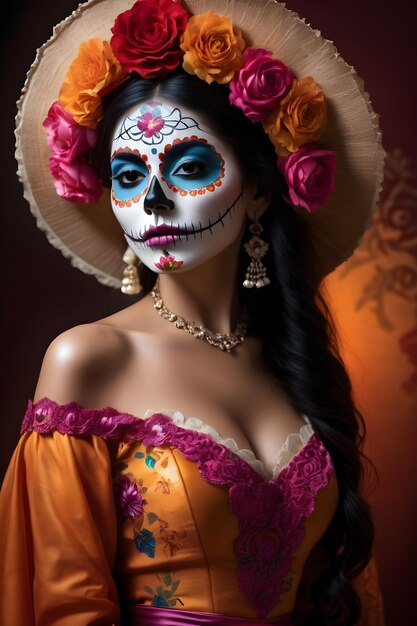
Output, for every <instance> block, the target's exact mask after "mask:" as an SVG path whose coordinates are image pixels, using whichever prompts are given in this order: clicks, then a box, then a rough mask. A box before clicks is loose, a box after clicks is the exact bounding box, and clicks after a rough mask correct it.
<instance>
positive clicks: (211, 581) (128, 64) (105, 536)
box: [1, 0, 381, 624]
mask: <svg viewBox="0 0 417 626" xmlns="http://www.w3.org/2000/svg"><path fill="white" fill-rule="evenodd" d="M231 4H232V3H227V2H215V3H210V4H209V3H198V7H197V3H196V2H190V3H187V8H188V10H189V11H190V13H193V14H194V16H193V17H191V16H190V15H189V13H188V11H187V10H186V9H185V8H184V7H183V6H181V5H180V4H178V3H177V2H173V0H139V1H138V2H136V3H135V4H134V5H133V6H132V7H131V6H130V3H127V2H122V1H121V2H119V3H114V2H106V1H105V0H102V1H101V2H90V3H88V4H87V5H84V7H82V8H81V9H80V10H79V11H78V12H77V13H76V14H75V16H74V17H73V18H72V19H71V20H69V22H67V24H66V26H65V28H64V29H62V31H59V32H58V33H57V35H56V36H55V39H54V41H53V43H52V44H50V47H48V45H47V46H46V48H45V49H44V50H43V51H41V54H40V57H39V59H40V60H39V63H38V66H37V69H36V70H35V72H34V73H33V74H32V79H31V81H32V82H31V83H30V84H29V86H28V90H27V94H26V96H25V97H24V101H23V103H22V105H21V114H22V119H21V122H20V125H19V130H18V134H19V136H20V146H21V152H20V154H21V157H20V159H21V167H22V168H24V169H25V170H26V175H27V182H26V185H27V188H28V189H29V188H30V189H31V192H30V193H31V194H33V204H32V208H33V210H35V211H39V212H42V215H43V219H44V220H45V221H46V222H47V228H48V229H50V230H51V231H52V232H53V235H52V236H51V239H52V242H53V243H55V244H56V245H57V246H58V247H60V249H62V250H63V251H64V252H65V253H67V254H70V255H71V256H72V258H73V259H74V258H76V259H77V260H76V262H77V264H78V265H79V266H81V269H84V270H85V271H89V272H94V273H95V274H96V275H97V277H98V278H99V280H102V281H106V282H107V283H108V284H114V283H115V280H116V279H115V274H116V272H115V268H116V269H117V267H118V265H119V261H118V260H116V259H117V251H118V250H120V246H121V241H123V237H122V236H121V235H120V228H121V232H122V233H123V236H124V238H125V241H127V243H128V246H129V247H128V250H127V251H126V253H125V255H124V260H125V262H126V264H127V267H126V269H125V273H124V279H123V281H122V289H123V290H124V292H126V293H130V294H132V293H137V292H138V291H139V282H138V279H137V275H136V265H137V258H138V259H139V260H140V268H139V274H140V282H141V284H142V287H143V289H142V291H141V294H140V299H139V300H138V301H137V302H135V303H134V304H132V305H131V306H128V307H126V308H125V309H124V310H122V311H120V312H119V313H117V314H115V315H113V316H110V317H109V318H106V319H103V320H99V321H98V322H95V323H93V324H86V325H83V326H79V327H76V328H73V329H71V330H69V331H67V332H66V333H64V334H63V335H61V336H60V337H58V338H57V339H56V340H55V341H54V342H53V343H52V344H51V346H50V347H49V349H48V351H47V353H46V355H45V359H44V363H43V366H42V371H41V374H40V378H39V381H38V386H37V390H36V394H35V398H34V404H32V403H30V404H29V407H28V411H27V413H26V416H25V420H24V423H23V427H22V432H23V434H22V439H21V441H20V443H19V445H18V448H17V450H16V452H15V455H14V458H13V460H12V463H11V468H10V470H9V473H8V475H7V478H6V480H5V486H4V489H3V493H2V500H3V501H2V506H3V507H4V509H3V510H4V513H2V518H3V519H4V529H3V531H2V536H3V537H4V538H5V540H4V542H3V547H2V550H3V554H2V557H3V558H2V559H1V562H2V563H3V564H4V567H5V571H4V574H3V575H2V577H3V581H4V583H5V584H4V588H5V595H4V601H3V602H2V607H3V609H2V610H3V611H4V621H5V623H10V624H23V623H24V624H74V623H77V624H112V623H114V624H117V623H120V622H121V623H123V624H184V623H190V624H198V623H212V624H223V623H233V624H240V623H242V624H243V623H248V624H260V623H265V622H271V623H276V624H283V623H287V624H288V623H294V624H298V623H300V624H355V623H357V620H358V618H359V614H360V601H359V596H358V595H357V594H356V592H355V591H354V584H353V579H354V578H355V577H356V576H357V575H358V574H359V573H360V572H361V571H363V570H364V568H365V567H366V565H367V563H368V561H369V559H370V556H371V550H372V537H373V528H372V522H371V517H370V513H369V510H368V506H367V504H366V503H365V502H364V500H363V499H362V498H361V496H360V477H361V463H360V453H359V449H358V447H359V445H360V443H361V439H362V428H363V425H362V420H361V416H360V413H359V412H358V411H357V409H356V408H355V406H354V404H353V402H352V398H351V389H350V383H349V379H348V377H347V375H346V372H345V370H344V367H343V365H342V363H341V360H340V358H339V357H338V354H337V345H336V340H335V335H334V331H333V328H332V325H331V322H330V317H329V313H328V311H327V308H326V305H325V302H324V300H323V299H322V298H321V296H320V292H319V283H320V280H321V278H322V277H323V275H324V274H325V273H326V272H328V271H330V270H331V269H333V267H335V265H337V264H338V263H339V262H341V261H342V260H343V259H344V258H346V256H348V255H349V254H350V253H351V251H352V248H353V247H354V245H355V243H356V242H357V238H358V237H359V236H360V234H361V232H362V231H363V229H364V226H365V225H366V222H367V220H368V217H369V211H370V209H371V198H372V196H373V195H374V193H375V188H376V187H377V186H378V183H379V179H380V167H381V150H380V145H379V142H378V132H377V127H376V125H375V120H374V115H373V113H372V110H371V108H370V105H369V102H368V101H367V100H366V97H365V96H364V95H363V93H362V92H361V90H360V88H359V87H358V84H357V82H356V79H352V72H351V70H350V68H349V69H348V68H347V66H345V64H344V63H342V62H340V60H337V59H335V58H334V52H333V49H331V47H330V45H329V44H328V43H326V42H323V41H322V40H319V39H318V38H317V36H316V34H315V33H314V32H313V31H311V30H310V29H309V28H308V27H307V26H306V25H305V24H303V23H302V22H301V21H300V20H298V18H297V17H296V16H294V15H293V14H291V13H289V12H288V11H286V10H285V9H283V8H282V7H280V6H279V5H276V4H275V3H267V4H265V6H263V7H262V8H261V9H260V8H259V6H258V7H257V6H256V3H251V2H250V1H249V0H242V2H241V3H240V5H239V7H238V8H239V11H237V9H234V8H232V7H231V6H230V5H231ZM114 5H117V6H114ZM232 9H233V10H232ZM210 11H212V12H210ZM229 16H230V17H229ZM231 17H232V18H233V19H232V20H231V19H230V18H231ZM255 18H256V19H255ZM286 21H288V23H286ZM271 24H274V25H275V24H278V28H287V29H290V30H291V29H293V37H292V39H293V40H292V41H291V43H290V44H288V46H287V49H286V51H285V49H284V48H282V54H281V56H280V55H279V54H277V51H278V50H279V49H280V48H279V45H281V41H285V38H283V37H281V38H280V37H278V35H277V32H275V33H274V35H275V36H276V39H277V40H278V42H279V45H278V48H277V49H275V48H274V52H272V50H267V49H265V48H262V47H261V44H263V43H264V41H265V29H267V30H266V32H268V33H269V34H270V35H271V32H270V28H271ZM259 25H261V26H262V28H263V29H264V30H259V29H260V26H259ZM110 27H111V28H112V30H111V32H112V36H111V40H110V44H109V43H108V41H107V40H108V39H110V35H109V32H110ZM275 28H276V27H275V26H274V29H275ZM84 29H85V30H84ZM87 32H88V37H87V36H86V33H87ZM102 33H105V34H104V35H103V34H102ZM91 34H93V37H91ZM297 38H298V39H297ZM246 40H247V41H251V46H249V45H247V44H246ZM301 42H302V43H303V45H304V46H305V47H304V48H303V47H302V46H301ZM74 44H75V47H74ZM323 45H325V46H326V45H327V46H328V53H327V57H328V58H327V60H326V63H327V65H326V66H325V68H324V69H323V68H322V69H321V70H320V68H319V67H317V76H314V77H310V76H309V75H305V74H304V73H303V66H302V62H301V61H300V60H299V59H298V61H297V51H299V50H300V49H301V51H302V58H303V59H304V61H303V62H304V63H305V59H306V57H307V58H308V55H306V52H307V50H308V46H310V47H311V50H310V52H311V53H313V52H314V50H316V51H317V50H318V49H323ZM78 46H80V47H79V49H78V54H77V56H76V58H75V60H74V61H73V62H72V63H71V65H70V67H69V69H68V60H67V61H66V63H65V64H66V72H64V73H63V75H62V77H61V79H60V81H61V82H62V84H61V85H60V89H59V98H58V101H56V102H53V100H54V98H56V93H55V94H54V91H53V86H52V85H49V88H48V89H46V87H45V81H46V80H47V81H48V84H49V83H50V76H51V73H50V72H47V71H46V68H47V65H48V63H51V62H52V56H53V65H54V66H56V65H57V59H61V58H62V59H63V63H64V60H65V58H66V55H65V54H64V51H66V52H67V53H68V49H69V47H71V49H72V50H73V53H72V56H73V55H74V54H75V53H76V49H77V48H78ZM272 47H273V46H272V40H271V48H272ZM52 53H53V54H52ZM285 55H286V58H285V61H286V63H284V60H283V59H284V56H285ZM312 56H314V55H313V54H312ZM67 58H68V55H67ZM42 63H44V65H43V67H42ZM45 63H46V65H45ZM330 68H333V72H334V74H333V75H332V76H331V78H329V75H328V74H326V73H327V72H329V71H330ZM320 72H322V78H323V81H324V82H326V80H327V87H328V89H327V91H326V90H323V89H324V85H322V84H321V82H319V75H320ZM42 75H43V78H42ZM58 76H61V74H60V72H58ZM326 76H327V79H326ZM46 77H47V78H46ZM342 78H343V80H345V81H347V83H346V84H344V85H343V90H342V93H343V94H346V93H347V92H346V85H348V86H349V89H350V98H349V101H348V102H344V104H342V103H341V102H342V100H343V98H342V97H341V96H339V100H338V97H337V94H336V93H335V92H334V91H333V92H332V85H333V88H334V85H335V84H336V83H337V81H341V80H342ZM322 87H323V89H322ZM325 92H326V95H325ZM40 94H42V97H43V98H44V99H45V102H46V101H47V100H48V98H50V99H49V103H48V108H47V114H46V112H45V114H44V115H43V117H45V120H44V122H43V126H44V129H45V130H46V133H47V138H46V140H45V139H43V138H39V141H40V146H43V147H42V148H41V150H43V154H44V155H45V154H46V153H45V145H46V143H47V144H48V146H49V148H50V150H51V151H52V156H51V158H50V173H51V174H52V179H50V178H48V179H47V178H46V175H45V174H46V167H45V163H43V159H39V158H38V155H35V159H33V150H32V149H31V150H30V153H31V154H32V156H30V157H29V150H28V149H27V147H26V146H27V145H28V144H26V146H25V142H28V141H29V133H28V132H27V131H25V121H24V115H28V118H31V119H30V128H31V129H32V131H31V136H30V141H31V142H33V128H37V127H39V126H40V124H39V123H38V124H37V125H34V118H33V116H35V117H37V118H38V122H39V116H40V113H41V111H42V110H43V108H44V105H43V104H40V103H39V98H40ZM344 98H346V95H344ZM326 101H328V102H330V103H331V105H332V106H331V107H329V112H328V117H329V122H328V125H327V130H326V131H325V129H326V121H327V107H326ZM35 102H36V107H35V106H34V104H35ZM355 106H357V110H358V115H357V120H356V121H357V124H358V129H357V130H355V129H352V128H351V129H350V131H348V130H347V126H346V122H347V119H348V117H349V115H348V113H347V110H348V109H349V111H350V114H351V111H352V110H355ZM344 115H345V117H344ZM27 124H29V119H28V121H27ZM26 128H28V126H26ZM349 132H350V133H351V134H349ZM358 135H360V136H361V137H362V144H360V143H359V144H358ZM326 137H327V139H326ZM319 141H320V143H318V142H319ZM352 144H355V146H356V151H357V154H358V161H359V162H360V160H361V159H363V158H366V159H367V163H366V165H367V166H370V165H373V167H374V169H375V171H372V169H370V170H369V169H368V167H366V168H364V171H365V170H366V171H368V177H366V176H364V174H363V171H362V172H361V173H362V177H360V176H359V174H360V171H359V169H358V167H359V166H358V164H357V163H355V162H352V161H351V160H350V159H349V158H347V157H346V153H347V151H348V150H347V149H348V148H349V146H351V145H352ZM31 145H32V144H31ZM334 148H336V149H337V150H336V152H335V150H334ZM35 161H36V163H35ZM362 166H363V165H362ZM36 168H37V169H36ZM40 168H41V169H43V173H41V171H40ZM35 169H36V176H35ZM335 170H336V172H335ZM369 171H370V172H371V173H369ZM333 176H334V181H333ZM48 177H49V173H48ZM357 179H359V180H357ZM47 180H48V181H49V183H46V181H47ZM354 182H355V183H358V189H356V188H355V185H353V183H354ZM359 183H360V184H359ZM102 186H107V187H110V194H109V195H105V194H103V195H102ZM56 193H57V194H58V196H59V197H58V199H57V197H56ZM52 194H54V195H52ZM46 196H47V197H46ZM52 198H54V201H53V204H54V208H53V209H52ZM80 203H84V204H88V205H89V206H88V207H85V206H83V207H82V208H81V207H80ZM110 206H111V208H112V211H113V214H114V216H115V218H116V220H117V222H118V225H119V229H118V230H116V229H115V228H114V223H113V222H112V221H111V220H112V218H111V217H110V214H109V207H110ZM347 206H349V207H350V213H349V217H348V219H347V217H346V207H347ZM352 207H353V208H352ZM49 209H51V210H49ZM90 209H91V211H90ZM335 216H338V218H337V219H336V220H335ZM337 220H339V222H338V221H337ZM347 225H349V228H348V227H347ZM68 229H69V230H68ZM70 231H71V232H70ZM80 259H81V260H80ZM157 279H158V280H157ZM156 313H159V314H160V315H157V314H156ZM109 407H113V408H109ZM140 416H142V417H140ZM191 416H198V417H191ZM6 582H7V586H6ZM16 588H18V589H19V590H20V591H19V593H22V592H23V597H24V598H25V599H27V600H25V602H23V603H16V601H15V599H14V593H15V592H14V591H13V590H14V589H16Z"/></svg>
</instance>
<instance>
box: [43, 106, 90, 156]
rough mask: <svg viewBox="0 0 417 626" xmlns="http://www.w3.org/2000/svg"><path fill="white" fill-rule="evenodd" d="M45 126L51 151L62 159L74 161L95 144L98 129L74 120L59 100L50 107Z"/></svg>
mask: <svg viewBox="0 0 417 626" xmlns="http://www.w3.org/2000/svg"><path fill="white" fill-rule="evenodd" d="M43 127H44V129H45V132H46V140H47V142H48V146H49V149H50V151H51V152H52V154H53V155H54V156H59V157H61V158H62V159H67V160H71V161H73V160H75V159H76V158H78V157H79V156H80V155H81V154H82V153H83V152H88V151H90V150H91V149H92V148H94V146H95V143H96V131H95V130H94V129H92V128H88V127H87V126H80V124H77V123H76V122H74V120H73V118H72V117H71V115H70V114H69V113H68V112H67V111H65V109H63V108H62V107H61V105H60V104H59V103H58V102H54V103H53V105H52V106H51V108H50V109H49V111H48V116H47V117H46V119H45V121H44V123H43Z"/></svg>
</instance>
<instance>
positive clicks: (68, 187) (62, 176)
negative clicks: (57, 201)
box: [49, 156, 102, 204]
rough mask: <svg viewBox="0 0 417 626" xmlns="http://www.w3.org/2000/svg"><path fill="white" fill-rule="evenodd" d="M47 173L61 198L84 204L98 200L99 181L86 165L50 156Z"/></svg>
mask: <svg viewBox="0 0 417 626" xmlns="http://www.w3.org/2000/svg"><path fill="white" fill-rule="evenodd" d="M49 171H50V173H51V175H52V178H53V181H54V186H55V189H56V192H57V194H58V196H61V198H65V199H66V200H71V202H81V203H84V204H88V203H89V202H95V201H97V200H98V199H99V198H100V196H101V192H102V186H101V181H100V179H99V177H98V176H97V174H96V172H95V170H94V169H93V168H92V167H91V165H89V164H88V163H85V162H84V161H66V160H65V159H61V158H60V157H59V156H52V157H51V158H50V159H49Z"/></svg>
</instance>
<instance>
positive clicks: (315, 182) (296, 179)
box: [278, 145, 336, 213]
mask: <svg viewBox="0 0 417 626" xmlns="http://www.w3.org/2000/svg"><path fill="white" fill-rule="evenodd" d="M278 168H279V170H280V172H281V173H282V174H284V176H285V178H286V181H287V185H288V196H287V197H285V198H284V199H285V200H286V202H288V203H289V204H291V205H292V206H294V207H303V208H304V209H306V210H307V211H308V212H309V213H312V212H313V211H317V210H318V209H321V208H322V207H323V206H324V205H325V204H326V202H327V201H328V199H329V198H330V196H331V194H332V192H333V183H334V180H333V179H334V174H335V171H336V153H335V152H333V151H332V150H319V149H317V148H314V147H312V146H308V145H307V146H303V147H302V148H300V149H299V150H297V151H296V152H294V153H293V154H291V155H290V156H289V157H288V158H285V157H279V158H278Z"/></svg>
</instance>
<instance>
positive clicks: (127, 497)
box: [113, 474, 146, 519]
mask: <svg viewBox="0 0 417 626" xmlns="http://www.w3.org/2000/svg"><path fill="white" fill-rule="evenodd" d="M113 490H114V496H115V501H116V508H117V511H118V513H119V515H120V517H122V518H123V519H127V518H134V517H139V515H142V513H143V505H144V503H145V502H146V501H144V500H143V498H142V495H141V494H140V493H139V489H138V485H137V484H136V482H134V481H133V480H131V479H130V478H129V477H128V476H125V475H124V474H119V476H117V478H116V480H115V481H114V483H113Z"/></svg>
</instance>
